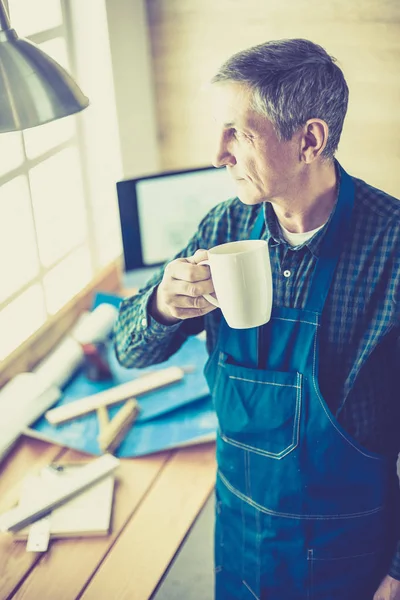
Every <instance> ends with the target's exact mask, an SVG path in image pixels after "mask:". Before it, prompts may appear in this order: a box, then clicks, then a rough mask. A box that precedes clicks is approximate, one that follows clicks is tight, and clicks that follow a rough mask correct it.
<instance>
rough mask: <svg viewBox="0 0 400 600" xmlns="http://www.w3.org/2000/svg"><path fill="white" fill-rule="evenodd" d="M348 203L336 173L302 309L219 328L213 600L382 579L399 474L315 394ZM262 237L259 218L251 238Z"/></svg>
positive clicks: (283, 596) (325, 598)
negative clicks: (250, 325)
mask: <svg viewBox="0 0 400 600" xmlns="http://www.w3.org/2000/svg"><path fill="white" fill-rule="evenodd" d="M353 203H354V184H353V182H352V179H351V178H350V177H349V176H348V175H347V174H346V173H345V172H344V171H343V170H341V184H340V192H339V198H338V201H337V204H336V208H335V210H334V213H333V215H332V217H331V220H330V222H329V225H328V229H327V231H326V233H325V235H324V238H323V240H322V242H321V245H322V247H321V252H320V257H319V259H318V261H317V264H316V268H315V271H314V274H313V280H312V283H311V288H310V293H309V296H308V299H307V302H306V306H305V309H304V310H299V309H294V308H286V307H280V308H277V307H274V308H273V311H272V316H271V320H270V322H269V323H267V324H266V325H264V326H262V327H258V328H254V329H247V330H234V329H231V328H229V327H228V325H227V324H226V322H225V321H224V319H223V318H222V323H221V326H220V331H219V338H218V343H217V345H216V348H215V350H214V351H213V353H212V355H211V356H210V358H209V360H208V363H207V365H206V367H205V374H206V377H207V380H208V383H209V386H210V390H211V392H212V394H213V397H214V403H215V409H216V412H217V416H218V422H219V431H218V436H217V462H218V473H217V481H216V525H215V590H216V596H215V597H216V600H254V599H262V600H264V599H265V600H306V599H307V600H372V597H373V594H374V592H375V591H376V589H377V587H378V586H379V583H380V581H381V579H382V577H384V575H385V574H386V573H387V571H388V567H389V565H390V559H391V556H392V555H393V552H394V549H395V545H394V544H395V536H396V535H397V531H395V527H394V521H393V520H392V519H394V510H393V509H392V505H393V499H392V498H393V495H394V492H392V491H393V490H395V489H396V486H397V488H398V484H397V478H396V466H395V462H393V461H391V460H389V459H387V458H384V457H383V456H380V455H377V454H374V453H371V452H368V451H367V450H365V449H364V448H362V447H361V446H360V445H359V444H358V443H357V442H356V441H355V440H354V439H352V438H351V437H350V436H349V435H348V434H347V433H346V432H345V431H344V430H343V428H342V427H341V426H340V424H339V423H338V422H337V420H336V418H335V417H334V416H333V414H332V413H331V412H330V410H329V408H328V406H327V404H326V402H325V401H324V399H323V398H322V395H321V392H320V389H319V385H318V328H319V327H320V319H321V313H322V310H323V308H324V304H325V299H326V297H327V294H328V291H329V287H330V285H331V281H332V278H333V275H334V271H335V268H336V265H337V262H338V259H339V255H340V251H341V247H342V244H343V240H344V238H345V237H346V235H347V234H348V233H349V228H350V220H351V213H352V207H353ZM263 227H264V215H263V211H260V214H259V218H258V220H257V222H256V225H255V227H254V230H253V232H252V236H251V238H252V239H258V238H259V237H260V236H261V232H262V229H263ZM397 511H400V507H398V509H397Z"/></svg>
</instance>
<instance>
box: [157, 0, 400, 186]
mask: <svg viewBox="0 0 400 600" xmlns="http://www.w3.org/2000/svg"><path fill="white" fill-rule="evenodd" d="M147 11H148V23H149V29H150V36H151V48H152V60H153V69H154V76H155V86H156V99H157V119H158V136H159V144H160V153H161V157H162V166H163V167H164V168H166V169H168V168H171V169H172V168H180V167H188V166H194V165H203V164H208V163H210V160H211V156H212V151H213V139H212V127H211V118H210V114H209V108H208V104H207V102H208V100H207V94H206V93H205V92H204V84H205V82H206V81H208V79H209V78H210V77H211V76H212V75H213V73H214V72H215V70H216V69H217V67H218V66H219V65H220V64H221V63H222V62H223V61H224V60H225V59H226V58H227V57H228V56H230V55H231V54H233V53H234V52H237V51H238V50H241V49H243V48H246V47H250V46H253V45H255V44H258V43H261V42H264V41H266V40H269V39H279V38H287V37H304V38H308V39H311V40H313V41H315V42H317V43H319V44H321V45H322V46H324V47H325V48H326V50H327V51H328V52H329V53H330V54H332V55H333V56H335V57H336V58H337V59H338V61H339V65H340V66H341V68H342V69H343V71H344V73H345V76H346V78H347V81H348V84H349V87H350V105H349V111H348V115H347V119H346V122H345V128H344V132H343V137H342V142H341V145H340V149H339V153H338V158H339V160H340V161H341V162H342V164H343V166H344V167H345V168H347V170H348V171H350V172H351V173H352V174H355V175H357V176H359V177H362V178H365V179H366V180H367V181H368V182H369V183H371V184H373V185H376V186H378V187H381V188H383V189H385V190H387V191H388V192H389V193H392V194H394V195H396V196H397V197H400V141H399V138H400V136H399V134H400V111H399V106H400V103H399V100H400V75H399V69H400V67H399V65H400V2H398V0H326V1H324V2H321V1H320V0H147ZM202 86H203V89H202Z"/></svg>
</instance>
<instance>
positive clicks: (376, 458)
mask: <svg viewBox="0 0 400 600" xmlns="http://www.w3.org/2000/svg"><path fill="white" fill-rule="evenodd" d="M316 362H317V330H315V336H314V356H313V373H312V380H313V385H314V390H315V393H316V394H317V397H318V399H319V401H320V404H321V406H322V408H323V410H324V413H325V414H326V416H327V417H328V419H329V421H330V422H331V424H332V425H333V427H334V428H335V429H336V431H337V432H338V433H339V434H340V435H341V436H342V438H343V439H344V440H345V441H346V442H347V443H348V444H349V446H351V447H352V448H354V450H356V451H357V452H358V453H359V454H362V455H363V456H365V457H366V458H370V459H372V460H379V461H383V460H384V458H383V457H381V456H373V455H371V454H369V453H368V452H366V451H365V452H364V451H363V450H361V449H360V448H357V446H355V445H354V444H353V443H352V442H351V441H350V440H349V439H348V438H347V437H346V436H345V435H344V434H343V433H342V432H341V431H340V429H339V428H338V427H337V425H336V423H335V422H334V421H333V420H332V417H331V415H330V414H329V412H328V411H327V410H326V407H325V402H324V400H323V398H322V396H321V394H320V391H319V386H318V385H317V377H316Z"/></svg>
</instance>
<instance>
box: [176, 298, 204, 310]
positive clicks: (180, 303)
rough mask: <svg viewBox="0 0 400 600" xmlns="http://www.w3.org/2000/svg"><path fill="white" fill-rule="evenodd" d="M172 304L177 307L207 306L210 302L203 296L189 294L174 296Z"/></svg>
mask: <svg viewBox="0 0 400 600" xmlns="http://www.w3.org/2000/svg"><path fill="white" fill-rule="evenodd" d="M173 304H174V306H175V307H177V308H207V307H208V306H210V303H209V302H207V300H206V299H205V298H203V296H196V297H195V298H190V297H189V296H175V298H174V300H173Z"/></svg>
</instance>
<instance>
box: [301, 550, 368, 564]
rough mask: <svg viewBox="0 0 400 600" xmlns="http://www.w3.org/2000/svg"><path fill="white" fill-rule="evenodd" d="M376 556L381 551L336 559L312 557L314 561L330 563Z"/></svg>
mask: <svg viewBox="0 0 400 600" xmlns="http://www.w3.org/2000/svg"><path fill="white" fill-rule="evenodd" d="M375 554H379V550H377V551H376V552H365V553H364V554H350V555H349V556H337V557H335V558H315V557H314V555H313V557H312V559H311V560H312V561H316V560H319V561H324V560H325V561H329V562H331V561H332V560H347V559H348V558H363V557H364V556H374V555H375Z"/></svg>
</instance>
